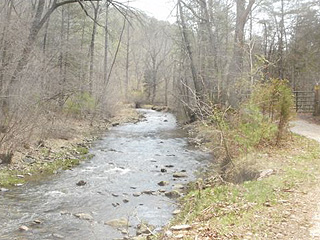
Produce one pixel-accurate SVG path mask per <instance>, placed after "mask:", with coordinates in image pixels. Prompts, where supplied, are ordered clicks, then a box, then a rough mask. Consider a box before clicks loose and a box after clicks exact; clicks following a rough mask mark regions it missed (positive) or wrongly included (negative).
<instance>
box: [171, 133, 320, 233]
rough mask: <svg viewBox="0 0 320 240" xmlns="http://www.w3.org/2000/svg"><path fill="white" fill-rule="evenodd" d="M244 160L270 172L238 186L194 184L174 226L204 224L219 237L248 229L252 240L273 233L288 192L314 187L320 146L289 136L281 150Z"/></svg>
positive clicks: (281, 218) (319, 169)
mask: <svg viewBox="0 0 320 240" xmlns="http://www.w3.org/2000/svg"><path fill="white" fill-rule="evenodd" d="M248 158H249V159H251V160H252V159H256V160H257V161H256V162H255V165H256V166H255V167H257V168H259V169H266V167H267V168H268V169H272V170H273V172H272V175H271V176H266V177H264V178H262V179H259V180H252V181H245V182H243V183H241V184H231V183H226V184H221V183H220V184H215V185H214V184H213V185H212V186H207V187H206V188H204V189H199V188H195V189H193V190H191V191H190V192H189V194H188V195H187V196H186V197H185V198H184V199H183V200H182V205H183V209H182V213H181V214H180V215H179V216H178V217H177V218H176V219H175V220H174V222H173V224H181V223H186V224H195V223H196V224H199V226H207V227H209V228H210V231H211V232H215V233H216V234H218V236H220V237H222V236H225V234H230V233H232V237H231V238H232V239H238V238H240V236H242V235H243V234H244V233H246V232H250V233H252V234H253V235H254V236H255V239H259V237H261V236H264V237H270V238H271V237H273V236H274V235H272V234H274V233H273V232H272V231H269V230H270V228H271V226H273V227H274V226H275V225H277V224H279V223H280V222H282V221H286V218H287V217H288V216H287V213H286V211H285V209H286V208H287V209H290V208H291V207H292V205H291V201H293V199H292V198H293V196H295V197H297V196H296V195H293V194H294V193H296V192H304V191H308V190H310V189H311V188H313V187H315V186H316V184H317V181H316V178H315V176H316V175H319V174H320V165H319V160H320V146H319V144H318V143H315V142H313V141H311V140H307V139H304V138H301V137H298V136H293V138H292V140H291V141H290V142H289V143H288V144H287V145H286V146H285V147H283V148H282V149H278V148H274V149H270V148H269V149H265V150H262V151H259V152H258V151H257V152H255V153H251V154H250V156H248ZM250 163H253V161H251V162H250ZM284 203H285V204H284ZM288 206H289V207H288ZM200 231H201V230H200Z"/></svg>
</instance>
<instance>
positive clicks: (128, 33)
mask: <svg viewBox="0 0 320 240" xmlns="http://www.w3.org/2000/svg"><path fill="white" fill-rule="evenodd" d="M126 45H127V48H126V78H125V83H124V88H125V89H124V91H125V99H126V101H128V88H129V57H130V25H129V24H127V44H126Z"/></svg>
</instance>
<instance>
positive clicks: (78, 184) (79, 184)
mask: <svg viewBox="0 0 320 240" xmlns="http://www.w3.org/2000/svg"><path fill="white" fill-rule="evenodd" d="M86 184H87V182H85V181H83V180H80V181H79V182H77V183H76V185H77V186H79V187H80V186H84V185H86Z"/></svg>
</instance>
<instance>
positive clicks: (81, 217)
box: [74, 213, 93, 221]
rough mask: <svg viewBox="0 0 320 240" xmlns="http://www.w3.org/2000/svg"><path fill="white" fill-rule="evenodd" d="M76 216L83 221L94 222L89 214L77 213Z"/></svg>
mask: <svg viewBox="0 0 320 240" xmlns="http://www.w3.org/2000/svg"><path fill="white" fill-rule="evenodd" d="M74 216H75V217H77V218H79V219H82V220H88V221H90V220H93V217H92V216H91V215H90V214H88V213H76V214H74Z"/></svg>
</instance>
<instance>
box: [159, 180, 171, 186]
mask: <svg viewBox="0 0 320 240" xmlns="http://www.w3.org/2000/svg"><path fill="white" fill-rule="evenodd" d="M158 185H159V186H161V187H163V186H166V185H169V182H167V181H161V182H158Z"/></svg>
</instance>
